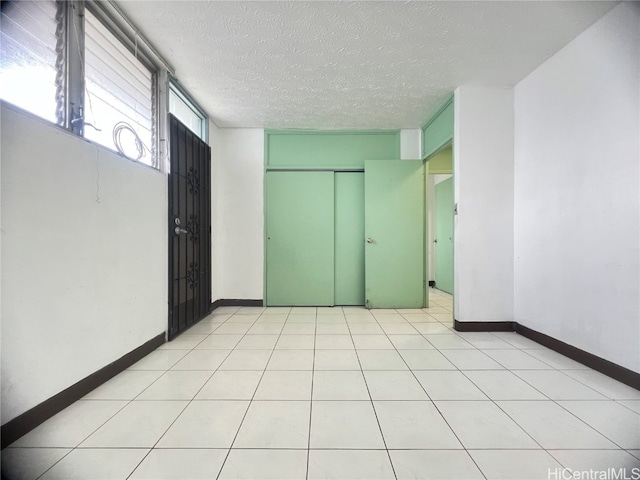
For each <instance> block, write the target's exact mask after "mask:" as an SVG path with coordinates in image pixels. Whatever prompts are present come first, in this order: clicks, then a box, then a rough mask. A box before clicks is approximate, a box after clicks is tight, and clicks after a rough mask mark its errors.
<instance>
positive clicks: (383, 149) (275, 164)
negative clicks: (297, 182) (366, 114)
mask: <svg viewBox="0 0 640 480" xmlns="http://www.w3.org/2000/svg"><path fill="white" fill-rule="evenodd" d="M388 158H400V131H398V130H386V131H309V132H299V131H287V130H272V131H268V130H267V131H266V132H265V167H266V168H267V169H273V168H326V169H329V170H331V169H334V168H335V169H342V168H345V167H346V168H360V169H362V168H363V167H364V161H365V160H377V159H388Z"/></svg>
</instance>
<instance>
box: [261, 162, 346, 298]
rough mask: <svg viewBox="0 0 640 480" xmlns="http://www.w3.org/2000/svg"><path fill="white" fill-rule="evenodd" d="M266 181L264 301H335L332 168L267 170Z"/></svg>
mask: <svg viewBox="0 0 640 480" xmlns="http://www.w3.org/2000/svg"><path fill="white" fill-rule="evenodd" d="M265 186H266V218H265V220H266V235H267V239H266V243H267V245H266V301H267V305H270V306H273V305H303V306H304V305H333V304H334V174H333V172H267V173H266V181H265Z"/></svg>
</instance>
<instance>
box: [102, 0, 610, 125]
mask: <svg viewBox="0 0 640 480" xmlns="http://www.w3.org/2000/svg"><path fill="white" fill-rule="evenodd" d="M115 3H116V4H117V5H118V6H119V7H120V8H121V9H122V10H123V11H124V12H125V13H126V14H127V16H128V17H129V18H130V20H132V21H133V23H134V24H135V25H137V26H138V28H139V29H140V32H141V33H142V34H143V35H144V36H145V37H146V38H147V39H148V40H149V41H150V42H151V43H152V44H153V45H154V46H155V47H156V49H157V50H158V51H159V52H160V53H161V54H162V55H163V56H164V57H165V59H166V60H167V61H168V62H169V63H170V64H171V65H172V66H173V67H174V68H175V70H176V76H177V78H178V79H179V80H180V82H181V83H182V84H183V85H184V87H185V88H186V89H187V90H188V91H189V93H190V94H191V95H192V96H193V97H194V98H195V99H196V101H197V102H199V103H200V105H201V106H202V107H203V108H204V109H205V111H206V112H207V113H208V114H209V115H210V116H211V118H212V119H213V121H214V122H215V123H216V124H217V125H218V126H220V127H266V128H315V129H376V128H380V129H387V128H416V127H419V126H420V125H421V124H422V123H424V121H425V120H427V119H428V118H429V117H430V116H431V115H432V114H433V113H435V111H436V110H437V109H438V108H439V107H440V106H441V105H442V103H443V102H444V101H445V99H446V98H447V96H448V94H449V93H450V92H452V91H453V90H454V89H455V88H456V87H457V86H459V85H464V84H476V85H496V86H510V85H514V84H516V83H517V82H518V81H519V80H521V79H522V78H524V77H525V76H526V75H527V74H528V73H530V72H531V71H532V70H534V69H535V68H536V67H537V66H538V65H540V64H541V63H542V62H543V61H545V60H546V59H547V58H549V57H550V56H551V55H553V54H554V53H555V52H556V51H558V50H559V49H560V48H561V47H563V46H564V45H566V44H567V43H568V42H570V41H571V40H572V39H573V38H575V37H576V36H577V35H578V34H579V33H580V32H582V31H583V30H585V29H586V28H587V27H588V26H590V25H591V24H593V23H594V22H595V21H596V20H597V19H598V18H600V17H601V16H602V15H604V14H605V13H606V12H607V11H608V10H610V9H611V8H613V7H614V6H615V4H616V2H596V1H587V2H585V1H578V2H574V1H560V2H549V1H532V2H522V1H503V2H493V1H470V2H468V1H436V2H422V1H413V2H399V1H395V2H394V1H388V2H377V1H352V2H347V1H341V2H327V1H324V2H318V1H316V2H308V1H273V2H264V1H250V2H247V1H166V0H163V1H158V0H153V1H134V0H118V1H117V2H115Z"/></svg>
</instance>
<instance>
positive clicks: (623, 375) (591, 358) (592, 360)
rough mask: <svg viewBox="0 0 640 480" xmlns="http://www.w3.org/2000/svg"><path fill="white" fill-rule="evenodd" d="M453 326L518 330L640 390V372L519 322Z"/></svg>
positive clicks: (473, 329)
mask: <svg viewBox="0 0 640 480" xmlns="http://www.w3.org/2000/svg"><path fill="white" fill-rule="evenodd" d="M453 327H454V328H455V329H456V330H457V331H458V332H516V333H519V334H520V335H522V336H523V337H527V338H528V339H530V340H533V341H534V342H537V343H539V344H540V345H543V346H545V347H547V348H550V349H551V350H554V351H556V352H558V353H561V354H562V355H564V356H565V357H567V358H570V359H572V360H575V361H576V362H580V363H582V364H583V365H586V366H587V367H589V368H593V369H594V370H596V371H598V372H600V373H604V374H605V375H607V376H608V377H611V378H613V379H615V380H618V381H619V382H622V383H624V384H625V385H629V386H630V387H633V388H635V389H636V390H640V373H638V372H634V371H633V370H629V369H628V368H625V367H623V366H620V365H618V364H616V363H613V362H610V361H609V360H605V359H604V358H601V357H598V356H597V355H594V354H592V353H589V352H585V351H584V350H581V349H579V348H577V347H574V346H573V345H569V344H568V343H565V342H563V341H561V340H557V339H555V338H553V337H550V336H549V335H546V334H544V333H540V332H537V331H535V330H532V329H531V328H529V327H525V326H524V325H521V324H519V323H518V322H459V321H458V320H454V321H453Z"/></svg>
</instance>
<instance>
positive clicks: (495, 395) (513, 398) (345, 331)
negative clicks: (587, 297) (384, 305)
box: [2, 290, 640, 480]
mask: <svg viewBox="0 0 640 480" xmlns="http://www.w3.org/2000/svg"><path fill="white" fill-rule="evenodd" d="M430 299H431V307H430V308H427V309H423V310H372V311H369V310H365V309H362V308H358V307H335V308H317V309H316V308H295V307H294V308H266V309H265V308H262V307H259V308H258V307H255V308H254V307H222V308H218V309H217V310H215V311H214V312H213V314H211V315H210V316H209V317H207V318H206V319H205V320H203V321H201V322H200V323H199V324H197V325H196V326H195V327H193V328H191V329H190V330H188V331H187V332H186V333H185V334H183V335H181V336H180V337H178V338H177V339H176V340H174V341H173V342H170V343H166V344H164V345H162V346H161V347H160V348H159V349H157V350H156V351H154V352H153V353H151V354H150V355H148V356H147V357H146V358H144V359H143V360H141V361H140V362H138V363H136V364H135V365H133V366H132V367H131V368H129V369H128V370H126V371H124V372H122V373H121V374H120V375H118V376H117V377H115V378H113V379H112V380H111V381H109V382H108V383H106V384H104V385H102V386H101V387H99V388H98V389H96V390H94V391H93V392H92V393H91V394H89V395H87V396H86V397H85V398H83V399H82V400H80V401H78V402H76V403H75V404H73V405H72V406H70V407H69V408H67V409H66V410H64V411H62V412H61V413H59V414H58V415H56V416H55V417H53V418H51V419H50V420H48V421H47V422H45V423H44V424H42V425H41V426H39V427H38V428H36V429H35V430H33V431H32V432H30V433H28V434H27V435H25V436H24V437H22V438H21V439H19V440H18V441H16V442H15V443H14V444H12V445H11V446H10V447H9V448H7V449H5V450H3V451H2V471H3V474H7V475H8V478H10V479H13V478H16V479H18V478H20V479H23V478H24V479H36V478H42V479H54V478H58V479H72V478H78V479H83V480H87V479H98V478H108V479H127V478H131V479H162V478H173V479H241V478H244V479H262V478H264V479H267V478H269V479H305V478H309V479H320V478H333V479H394V478H397V479H414V478H424V479H427V478H440V479H442V478H453V479H476V478H477V479H483V478H486V479H500V478H502V479H524V478H540V479H546V478H563V477H561V476H560V475H561V470H562V469H563V468H569V469H573V470H580V471H584V470H589V469H594V470H604V469H608V468H623V467H625V468H626V469H627V475H631V472H632V470H631V469H632V468H634V467H638V466H640V392H639V391H637V390H635V389H633V388H631V387H628V386H626V385H624V384H621V383H619V382H617V381H614V380H612V379H610V378H608V377H606V376H604V375H602V374H600V373H598V372H595V371H593V370H591V369H589V368H587V367H585V366H583V365H581V364H579V363H576V362H574V361H572V360H570V359H568V358H566V357H564V356H562V355H559V354H557V353H555V352H553V351H551V350H549V349H547V348H545V347H543V346H541V345H539V344H537V343H534V342H532V341H530V340H528V339H526V338H524V337H522V336H519V335H517V334H515V333H507V332H504V333H502V332H496V333H459V332H455V331H454V330H453V329H452V326H451V325H452V313H451V310H452V306H451V305H452V299H451V296H449V295H447V294H444V293H442V292H439V291H437V290H430ZM79 361H80V360H79ZM556 469H558V470H556ZM554 472H557V476H554V475H556V474H554ZM567 478H568V477H567ZM629 478H631V477H629Z"/></svg>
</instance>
